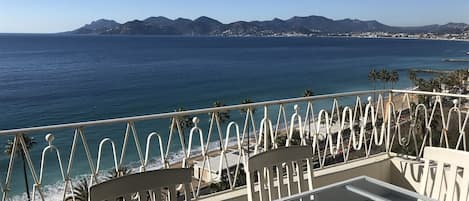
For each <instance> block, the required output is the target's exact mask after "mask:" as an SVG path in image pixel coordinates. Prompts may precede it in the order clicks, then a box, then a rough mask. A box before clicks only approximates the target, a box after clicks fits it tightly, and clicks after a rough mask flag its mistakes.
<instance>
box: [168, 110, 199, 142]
mask: <svg viewBox="0 0 469 201" xmlns="http://www.w3.org/2000/svg"><path fill="white" fill-rule="evenodd" d="M183 111H186V110H185V109H184V108H182V107H180V108H178V109H177V110H175V112H183ZM174 118H175V119H176V120H177V121H178V122H179V126H180V127H181V135H182V136H183V143H184V145H186V144H187V143H186V133H189V132H190V129H191V128H192V127H194V123H193V122H192V118H193V117H192V116H189V115H182V116H175V117H174ZM172 126H173V129H177V124H172Z"/></svg>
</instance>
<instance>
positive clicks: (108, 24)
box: [70, 19, 121, 34]
mask: <svg viewBox="0 0 469 201" xmlns="http://www.w3.org/2000/svg"><path fill="white" fill-rule="evenodd" d="M120 25H121V24H119V23H117V22H116V21H114V20H106V19H100V20H96V21H93V22H91V23H90V24H87V25H85V26H82V27H80V28H79V29H77V30H74V31H72V32H70V33H76V34H102V33H105V32H107V31H109V30H112V29H116V28H118V27H119V26H120Z"/></svg>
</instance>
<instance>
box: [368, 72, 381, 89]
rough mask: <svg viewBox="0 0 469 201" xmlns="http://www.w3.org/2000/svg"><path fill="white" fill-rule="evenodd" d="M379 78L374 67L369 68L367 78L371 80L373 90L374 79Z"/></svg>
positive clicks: (374, 86) (374, 87)
mask: <svg viewBox="0 0 469 201" xmlns="http://www.w3.org/2000/svg"><path fill="white" fill-rule="evenodd" d="M378 78H379V73H378V71H376V70H375V69H371V70H370V72H369V73H368V80H370V81H372V82H373V90H376V81H377V80H378Z"/></svg>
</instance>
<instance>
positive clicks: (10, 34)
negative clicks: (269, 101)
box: [0, 33, 469, 42]
mask: <svg viewBox="0 0 469 201" xmlns="http://www.w3.org/2000/svg"><path fill="white" fill-rule="evenodd" d="M31 35H42V36H82V37H88V36H90V37H93V36H94V37H136V38H139V37H148V38H151V37H155V38H158V37H161V38H171V37H175V38H177V37H180V38H343V39H348V38H356V39H389V40H427V41H455V42H469V38H467V39H451V38H412V37H382V36H378V37H371V36H370V37H367V36H334V35H315V36H308V35H278V36H277V35H263V36H257V35H157V34H155V35H145V34H134V35H132V34H70V33H0V36H31Z"/></svg>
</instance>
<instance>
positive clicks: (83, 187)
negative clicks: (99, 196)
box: [67, 178, 89, 201]
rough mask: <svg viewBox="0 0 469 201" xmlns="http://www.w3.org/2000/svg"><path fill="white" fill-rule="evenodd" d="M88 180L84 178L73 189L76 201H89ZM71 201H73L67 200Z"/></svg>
mask: <svg viewBox="0 0 469 201" xmlns="http://www.w3.org/2000/svg"><path fill="white" fill-rule="evenodd" d="M88 187H89V185H88V180H87V179H86V178H82V179H81V180H80V181H79V182H78V183H77V184H76V185H75V186H74V187H73V196H74V197H75V200H79V201H88V195H89V191H88ZM67 200H71V199H67Z"/></svg>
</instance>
